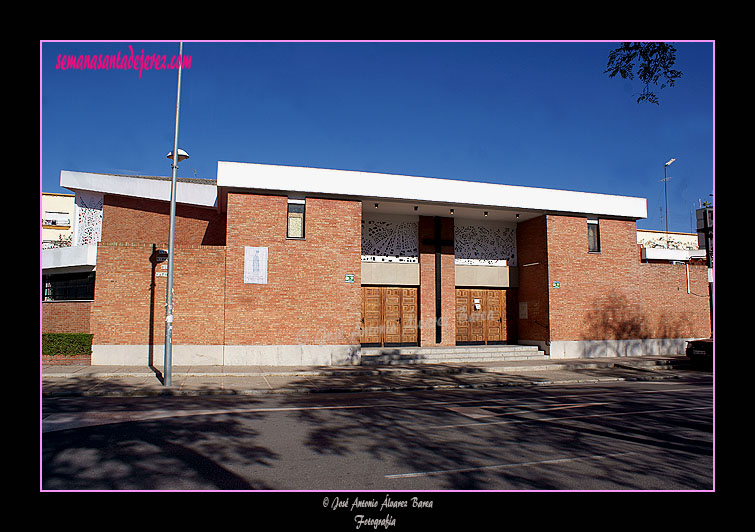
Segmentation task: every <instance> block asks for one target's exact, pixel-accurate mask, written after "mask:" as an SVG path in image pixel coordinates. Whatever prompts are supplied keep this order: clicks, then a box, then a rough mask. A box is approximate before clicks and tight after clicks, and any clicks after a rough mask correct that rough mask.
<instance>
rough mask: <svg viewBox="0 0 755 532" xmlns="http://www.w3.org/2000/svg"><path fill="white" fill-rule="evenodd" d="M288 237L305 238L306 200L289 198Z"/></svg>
mask: <svg viewBox="0 0 755 532" xmlns="http://www.w3.org/2000/svg"><path fill="white" fill-rule="evenodd" d="M286 237H288V238H304V200H303V199H291V198H289V200H288V223H287V228H286Z"/></svg>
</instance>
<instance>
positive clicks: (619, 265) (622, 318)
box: [547, 215, 641, 341]
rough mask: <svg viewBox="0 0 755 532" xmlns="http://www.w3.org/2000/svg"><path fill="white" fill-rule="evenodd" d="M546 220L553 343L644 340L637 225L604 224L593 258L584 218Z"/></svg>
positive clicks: (631, 222)
mask: <svg viewBox="0 0 755 532" xmlns="http://www.w3.org/2000/svg"><path fill="white" fill-rule="evenodd" d="M547 218H548V291H549V294H550V325H551V341H553V340H599V339H628V338H639V337H641V336H640V321H641V309H640V290H639V279H638V274H639V252H638V250H637V226H636V223H635V222H634V221H631V220H608V219H601V220H600V252H598V253H591V252H589V251H588V249H587V220H586V218H585V217H578V216H552V215H549V216H548V217H547ZM554 282H559V283H560V285H561V286H560V288H554V287H553V283H554Z"/></svg>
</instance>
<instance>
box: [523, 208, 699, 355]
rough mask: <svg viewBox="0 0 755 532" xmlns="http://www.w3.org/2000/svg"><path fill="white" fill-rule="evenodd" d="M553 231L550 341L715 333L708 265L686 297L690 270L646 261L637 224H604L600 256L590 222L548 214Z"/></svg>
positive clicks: (693, 271)
mask: <svg viewBox="0 0 755 532" xmlns="http://www.w3.org/2000/svg"><path fill="white" fill-rule="evenodd" d="M547 228H548V244H547V245H548V283H547V289H548V293H549V295H550V302H549V307H550V308H549V315H550V340H551V341H556V340H600V339H641V338H683V337H697V336H701V337H704V336H708V335H709V334H710V317H709V308H710V307H709V299H708V297H707V293H708V290H707V270H706V269H705V267H704V266H698V265H693V266H690V267H689V268H690V276H691V285H690V286H691V292H693V294H687V289H686V273H685V272H686V270H685V266H683V265H672V264H643V263H641V262H640V251H639V247H638V245H637V225H636V222H634V221H631V220H609V219H600V252H599V253H590V252H588V250H587V221H586V219H585V218H584V217H571V216H553V215H549V216H548V217H547ZM520 257H521V254H520ZM523 263H524V261H522V260H521V259H520V272H521V270H522V269H523V268H522V266H521V264H523ZM524 269H526V268H524ZM520 279H521V274H520ZM554 281H557V282H559V283H560V285H561V286H560V288H554V287H553V282H554ZM694 294H698V295H694Z"/></svg>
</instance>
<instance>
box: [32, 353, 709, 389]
mask: <svg viewBox="0 0 755 532" xmlns="http://www.w3.org/2000/svg"><path fill="white" fill-rule="evenodd" d="M690 370H691V368H690V367H689V363H688V359H687V357H683V356H668V357H661V356H652V357H651V356H648V357H630V358H599V359H559V360H549V361H546V362H542V361H526V360H525V361H501V362H475V363H468V364H415V365H401V366H327V367H302V368H295V367H271V366H233V367H232V366H173V368H172V382H171V386H169V387H168V386H164V385H163V384H162V378H163V367H162V366H156V367H154V368H149V367H146V366H145V367H135V366H43V367H42V375H41V386H42V395H43V396H44V397H65V396H114V397H118V396H155V395H188V396H202V395H258V394H273V393H342V392H368V391H396V390H430V389H454V388H487V387H501V386H534V385H544V384H574V383H596V382H616V381H632V380H659V379H676V378H680V377H681V376H685V375H690V374H692V375H697V376H710V375H712V373H711V372H705V371H694V372H692V371H690Z"/></svg>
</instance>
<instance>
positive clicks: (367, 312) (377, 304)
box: [360, 286, 383, 344]
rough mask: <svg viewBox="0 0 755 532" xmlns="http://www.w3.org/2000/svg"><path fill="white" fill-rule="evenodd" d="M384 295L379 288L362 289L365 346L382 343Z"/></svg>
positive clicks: (362, 334) (362, 337)
mask: <svg viewBox="0 0 755 532" xmlns="http://www.w3.org/2000/svg"><path fill="white" fill-rule="evenodd" d="M382 307H383V294H382V291H381V289H380V288H379V287H371V286H363V287H362V330H361V337H360V340H361V342H362V343H363V344H374V343H382V341H383V335H382V324H383V316H382Z"/></svg>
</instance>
